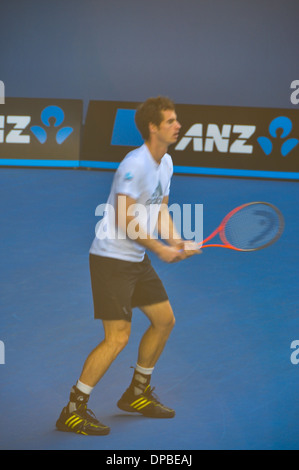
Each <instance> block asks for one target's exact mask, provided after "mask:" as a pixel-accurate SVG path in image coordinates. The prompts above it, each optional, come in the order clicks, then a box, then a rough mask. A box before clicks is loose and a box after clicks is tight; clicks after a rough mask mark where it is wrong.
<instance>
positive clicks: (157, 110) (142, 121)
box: [135, 96, 180, 141]
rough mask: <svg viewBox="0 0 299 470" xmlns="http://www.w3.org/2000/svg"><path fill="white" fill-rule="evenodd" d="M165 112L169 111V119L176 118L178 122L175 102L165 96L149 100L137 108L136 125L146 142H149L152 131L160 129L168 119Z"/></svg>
mask: <svg viewBox="0 0 299 470" xmlns="http://www.w3.org/2000/svg"><path fill="white" fill-rule="evenodd" d="M165 111H168V115H169V117H170V116H171V117H172V118H174V117H175V120H176V114H175V105H174V103H173V101H171V100H170V99H169V98H166V97H163V96H158V97H157V98H149V99H148V100H146V101H145V102H144V103H143V104H141V105H140V106H139V107H138V108H137V111H136V114H135V123H136V126H137V128H138V130H139V132H140V133H141V135H142V137H143V139H144V140H145V141H147V140H149V138H150V133H151V129H159V127H160V124H161V123H162V122H163V121H164V119H165V117H166V115H165ZM169 112H171V113H169ZM179 127H180V125H179Z"/></svg>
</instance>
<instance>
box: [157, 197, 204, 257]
mask: <svg viewBox="0 0 299 470" xmlns="http://www.w3.org/2000/svg"><path fill="white" fill-rule="evenodd" d="M168 200H169V197H168V196H164V198H163V201H162V204H161V207H160V211H159V215H158V222H157V231H158V234H159V235H160V237H161V239H162V240H164V241H165V242H166V243H168V244H169V245H171V246H177V247H178V248H179V249H183V250H184V251H185V255H186V257H189V256H192V255H195V254H198V253H201V250H200V249H199V248H198V245H197V244H196V243H195V242H193V241H186V240H184V239H183V238H182V237H181V235H180V234H179V232H178V230H177V228H176V227H175V224H174V222H173V219H172V217H171V215H170V213H169V209H168Z"/></svg>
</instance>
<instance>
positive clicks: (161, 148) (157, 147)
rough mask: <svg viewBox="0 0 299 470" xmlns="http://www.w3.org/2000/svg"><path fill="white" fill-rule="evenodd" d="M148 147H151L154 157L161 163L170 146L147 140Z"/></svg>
mask: <svg viewBox="0 0 299 470" xmlns="http://www.w3.org/2000/svg"><path fill="white" fill-rule="evenodd" d="M145 144H146V146H147V148H148V149H149V151H150V153H151V155H152V157H153V159H154V160H155V161H156V162H157V163H158V164H160V162H161V160H162V158H163V156H164V155H165V153H166V152H167V149H168V147H167V146H166V145H165V144H160V143H158V142H149V141H147V142H145Z"/></svg>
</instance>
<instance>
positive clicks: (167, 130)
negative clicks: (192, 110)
mask: <svg viewBox="0 0 299 470" xmlns="http://www.w3.org/2000/svg"><path fill="white" fill-rule="evenodd" d="M162 115H163V119H162V122H161V123H160V125H159V126H158V127H157V126H153V130H154V134H155V136H156V138H157V140H158V141H159V142H161V143H163V144H165V145H167V146H168V145H171V144H174V143H175V142H176V141H177V139H178V136H179V131H180V128H181V127H182V126H181V125H180V123H179V122H178V120H177V115H176V113H175V111H173V110H170V109H168V110H165V111H162Z"/></svg>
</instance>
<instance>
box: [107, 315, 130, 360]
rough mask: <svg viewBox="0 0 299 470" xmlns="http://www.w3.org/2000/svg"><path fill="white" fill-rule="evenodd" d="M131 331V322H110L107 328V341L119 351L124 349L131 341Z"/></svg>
mask: <svg viewBox="0 0 299 470" xmlns="http://www.w3.org/2000/svg"><path fill="white" fill-rule="evenodd" d="M130 333H131V324H130V323H128V322H124V323H122V324H116V323H115V324H114V325H113V324H110V325H109V328H108V327H107V326H106V328H105V342H106V344H107V345H108V346H110V347H111V348H112V349H114V350H115V351H116V352H117V353H118V352H120V351H122V350H123V349H124V348H125V347H126V345H127V344H128V342H129V338H130Z"/></svg>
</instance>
